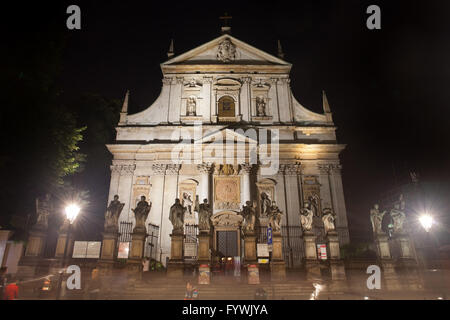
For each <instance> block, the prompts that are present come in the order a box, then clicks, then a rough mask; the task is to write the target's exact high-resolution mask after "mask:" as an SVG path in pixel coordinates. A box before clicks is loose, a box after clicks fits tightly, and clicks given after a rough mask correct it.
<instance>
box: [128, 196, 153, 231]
mask: <svg viewBox="0 0 450 320" xmlns="http://www.w3.org/2000/svg"><path fill="white" fill-rule="evenodd" d="M151 208H152V204H151V202H150V204H149V203H148V202H147V201H145V196H141V201H139V202H138V204H137V206H136V208H134V209H131V210H132V211H133V212H134V218H135V220H136V225H135V227H134V230H139V231H142V230H143V231H145V230H146V228H145V221H146V220H147V217H148V214H149V212H150V209H151ZM134 230H133V231H134ZM134 232H135V231H134Z"/></svg>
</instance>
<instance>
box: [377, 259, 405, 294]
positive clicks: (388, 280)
mask: <svg viewBox="0 0 450 320" xmlns="http://www.w3.org/2000/svg"><path fill="white" fill-rule="evenodd" d="M381 267H382V276H383V279H384V288H385V289H387V290H401V289H402V286H401V283H400V280H399V278H398V275H397V272H396V270H395V262H394V261H393V260H392V259H382V260H381ZM381 289H383V287H382V288H381Z"/></svg>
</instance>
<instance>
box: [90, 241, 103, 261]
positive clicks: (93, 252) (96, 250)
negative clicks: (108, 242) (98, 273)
mask: <svg viewBox="0 0 450 320" xmlns="http://www.w3.org/2000/svg"><path fill="white" fill-rule="evenodd" d="M101 247H102V243H101V242H100V241H89V242H88V243H87V250H86V258H88V259H98V258H100V249H101Z"/></svg>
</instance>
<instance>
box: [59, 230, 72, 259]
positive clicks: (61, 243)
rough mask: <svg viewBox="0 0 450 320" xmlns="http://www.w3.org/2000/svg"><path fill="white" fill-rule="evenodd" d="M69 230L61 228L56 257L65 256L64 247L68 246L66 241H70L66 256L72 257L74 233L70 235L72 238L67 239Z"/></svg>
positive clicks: (61, 257)
mask: <svg viewBox="0 0 450 320" xmlns="http://www.w3.org/2000/svg"><path fill="white" fill-rule="evenodd" d="M67 234H68V232H67V230H61V231H60V232H59V235H58V242H57V243H56V251H55V258H60V259H63V258H64V249H65V248H66V241H69V243H68V244H67V251H66V257H67V258H69V259H70V257H71V253H72V249H73V234H71V235H70V239H67Z"/></svg>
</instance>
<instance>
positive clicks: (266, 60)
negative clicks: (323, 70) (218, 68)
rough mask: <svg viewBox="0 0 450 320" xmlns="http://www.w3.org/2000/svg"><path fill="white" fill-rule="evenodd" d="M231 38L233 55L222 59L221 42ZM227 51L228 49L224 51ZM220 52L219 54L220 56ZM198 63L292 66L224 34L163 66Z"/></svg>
mask: <svg viewBox="0 0 450 320" xmlns="http://www.w3.org/2000/svg"><path fill="white" fill-rule="evenodd" d="M227 39H228V40H229V42H230V43H231V46H232V47H233V49H232V52H233V54H232V57H231V59H222V58H221V57H222V56H221V54H220V53H219V51H220V48H221V47H220V46H221V44H222V43H223V42H224V41H226V40H227ZM222 52H224V53H225V55H226V53H227V50H224V51H222ZM218 54H219V56H218ZM196 64H209V65H210V64H219V65H223V64H231V65H278V66H291V64H290V63H288V62H286V61H284V60H282V59H280V58H278V57H275V56H273V55H271V54H269V53H267V52H264V51H262V50H260V49H257V48H255V47H253V46H251V45H249V44H247V43H245V42H243V41H241V40H239V39H236V38H235V37H233V36H231V35H228V34H224V35H222V36H220V37H218V38H216V39H214V40H212V41H210V42H207V43H205V44H203V45H201V46H199V47H197V48H194V49H192V50H189V51H188V52H185V53H183V54H181V55H179V56H176V57H174V58H172V59H170V60H168V61H166V62H164V63H162V64H161V66H170V65H196Z"/></svg>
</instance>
